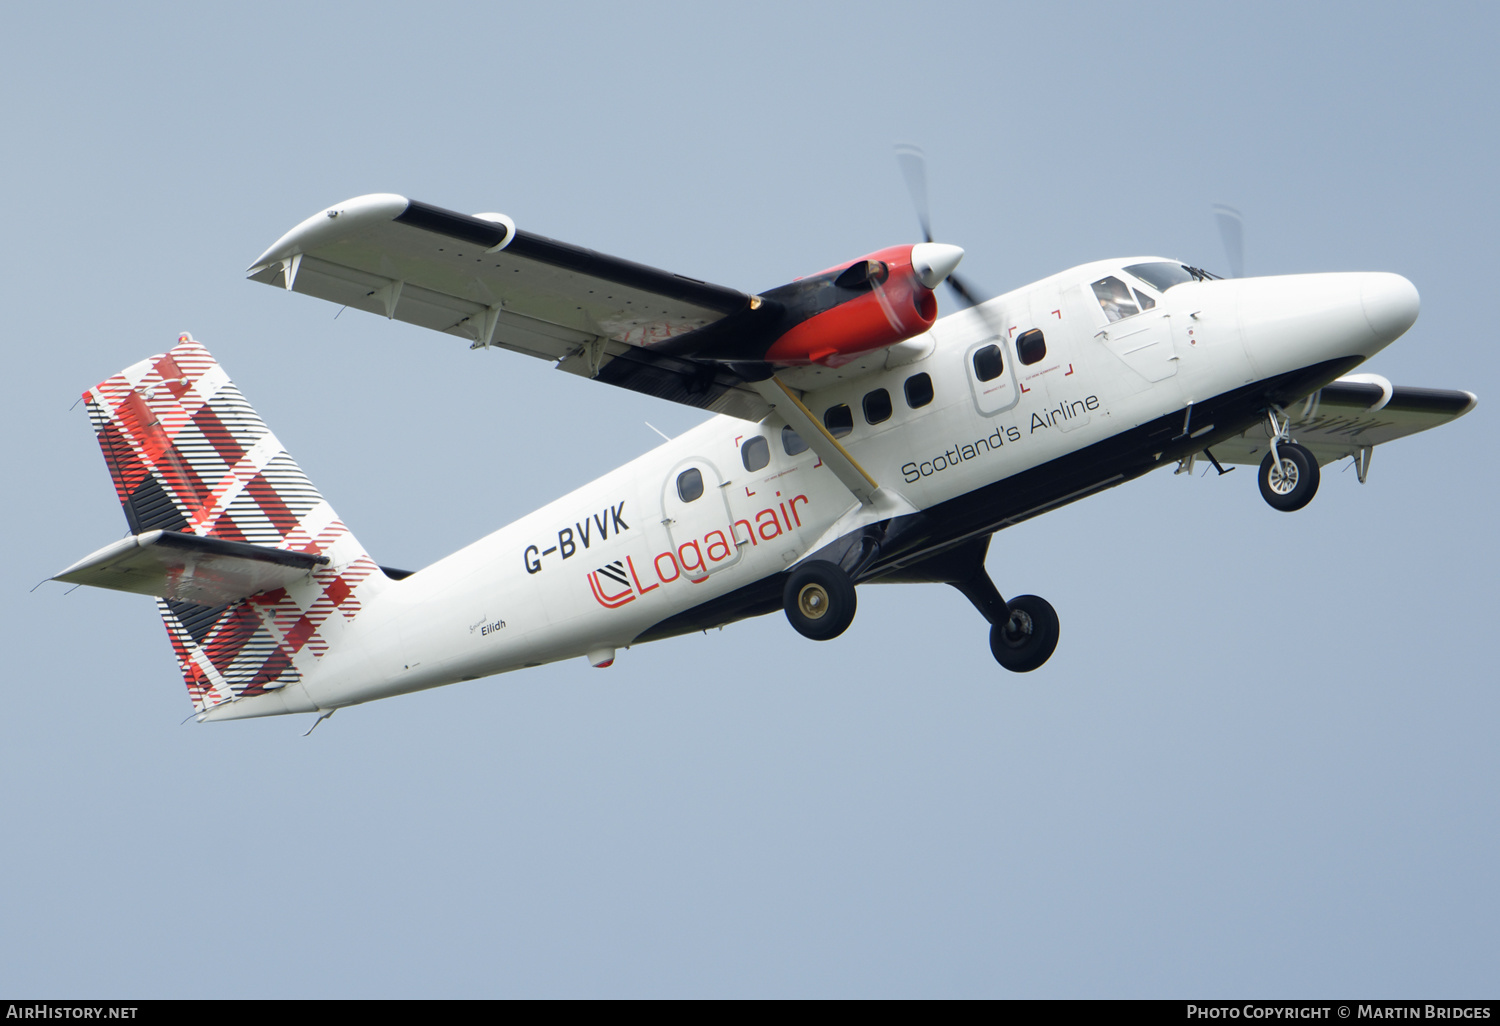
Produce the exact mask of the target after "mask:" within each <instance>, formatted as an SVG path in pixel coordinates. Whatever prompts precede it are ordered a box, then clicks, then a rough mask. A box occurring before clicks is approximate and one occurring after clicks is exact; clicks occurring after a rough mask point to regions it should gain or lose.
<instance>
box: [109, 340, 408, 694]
mask: <svg viewBox="0 0 1500 1026" xmlns="http://www.w3.org/2000/svg"><path fill="white" fill-rule="evenodd" d="M83 397H84V400H85V401H86V402H87V404H88V411H89V419H90V421H91V422H92V423H93V425H94V430H95V432H96V433H97V435H98V437H99V447H100V448H101V449H102V450H103V452H104V461H105V463H106V464H108V466H109V472H110V477H111V479H112V480H113V481H114V485H115V491H116V492H117V493H118V495H119V497H120V503H121V505H122V506H123V507H124V510H125V519H126V520H127V521H128V522H129V524H130V529H131V531H132V532H133V533H136V534H140V533H143V532H146V531H152V530H157V529H162V530H170V531H183V532H187V533H190V534H198V535H204V536H208V537H214V538H224V539H228V540H230V541H240V542H249V543H251V544H255V545H267V546H271V547H273V548H279V549H287V550H290V551H296V552H312V553H319V554H324V555H327V556H328V557H329V560H330V561H329V563H328V565H327V566H325V567H321V568H319V569H317V570H315V571H313V572H312V573H311V574H310V575H309V576H308V578H307V579H306V580H305V581H299V582H297V583H296V584H294V585H291V586H289V587H287V588H278V589H277V590H275V591H270V592H264V593H262V594H259V595H253V596H251V597H250V598H247V599H243V600H241V601H238V602H233V603H230V604H228V605H225V606H219V607H205V606H195V605H192V604H189V603H184V602H173V601H168V600H166V599H158V600H157V605H158V608H159V609H160V611H161V615H162V620H163V621H164V622H165V623H166V627H167V636H168V638H170V640H171V642H172V648H173V650H174V651H175V652H176V653H177V661H178V664H179V666H180V667H181V669H182V675H183V678H184V679H185V680H186V682H187V688H188V695H189V697H191V699H192V701H193V707H194V708H195V709H197V710H198V711H199V712H202V711H204V710H205V709H209V708H212V707H213V706H215V705H218V704H220V703H222V702H228V701H232V700H234V699H236V698H241V697H245V696H249V695H258V694H263V693H265V692H267V691H274V690H276V689H278V688H283V687H286V686H287V685H289V684H294V683H296V682H297V681H299V680H301V679H302V676H303V674H304V673H306V672H307V671H308V670H310V669H311V668H312V667H313V666H314V665H316V663H317V660H319V659H320V658H322V656H323V655H324V654H325V653H326V652H327V651H328V650H329V648H330V646H331V645H333V644H334V643H336V642H337V640H338V637H339V635H340V634H341V633H342V631H343V630H344V628H345V626H346V625H347V624H348V623H350V622H352V621H353V619H354V618H355V616H357V615H358V613H359V611H360V608H361V603H362V602H363V601H368V600H369V598H370V597H371V596H372V595H373V594H374V592H375V590H377V589H378V588H380V587H381V586H382V585H383V584H384V583H385V580H386V579H385V576H384V574H382V573H381V572H380V569H379V568H378V567H377V566H376V565H375V563H374V562H373V561H372V560H371V559H370V557H369V555H368V554H366V553H365V551H364V550H363V549H362V548H361V547H360V545H359V543H358V542H357V541H356V540H355V539H354V536H353V535H352V534H350V533H349V529H348V528H347V527H345V526H344V524H343V523H342V522H341V521H339V519H338V518H337V517H336V516H335V515H334V512H333V509H332V507H330V506H329V505H328V503H327V502H326V501H325V500H324V499H323V497H322V496H321V495H320V494H318V490H317V489H316V488H314V487H313V485H312V482H311V481H309V480H308V479H307V475H305V474H304V473H303V472H302V468H300V467H299V466H297V463H296V461H295V460H293V459H292V457H291V456H290V455H289V454H288V453H287V452H286V450H285V449H283V448H282V446H281V443H280V442H279V441H277V439H276V436H275V435H273V434H272V433H271V432H270V431H269V430H268V429H267V428H266V425H265V423H264V422H263V421H262V420H261V419H260V417H259V415H257V414H256V412H255V410H254V409H252V408H251V406H250V404H249V403H247V402H246V401H245V398H244V396H242V395H241V394H240V391H239V389H237V388H235V386H234V384H233V383H232V382H231V381H230V380H229V377H228V375H226V374H225V373H224V371H223V369H222V368H221V367H220V366H219V365H218V363H217V362H216V361H215V360H214V358H213V357H212V356H211V355H210V354H209V352H208V350H207V349H205V348H204V347H203V346H202V345H201V344H200V343H198V342H195V341H193V339H192V337H191V336H188V335H183V336H181V337H180V338H179V339H178V345H177V346H176V347H174V348H173V349H171V350H170V351H169V352H166V353H163V354H161V355H159V356H153V357H151V358H150V359H147V360H142V361H141V362H140V363H137V364H135V365H134V366H131V367H127V368H126V369H125V370H123V371H121V372H120V373H118V374H116V375H114V376H113V377H111V378H109V379H108V380H106V381H103V382H101V383H100V384H99V385H97V386H95V387H94V388H92V389H90V390H89V391H87V392H85V393H84V396H83ZM335 614H338V615H335Z"/></svg>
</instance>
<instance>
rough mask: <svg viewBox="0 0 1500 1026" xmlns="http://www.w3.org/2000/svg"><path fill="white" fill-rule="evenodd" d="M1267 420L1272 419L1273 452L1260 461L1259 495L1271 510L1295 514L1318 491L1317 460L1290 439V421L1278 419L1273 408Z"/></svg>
mask: <svg viewBox="0 0 1500 1026" xmlns="http://www.w3.org/2000/svg"><path fill="white" fill-rule="evenodd" d="M1266 419H1267V420H1268V421H1270V428H1271V451H1270V452H1268V453H1266V456H1265V459H1263V460H1261V461H1260V475H1259V477H1260V495H1261V498H1263V499H1265V500H1266V503H1267V504H1268V505H1269V506H1270V507H1271V508H1272V509H1279V510H1281V511H1282V512H1283V513H1292V512H1295V511H1296V510H1299V509H1301V508H1302V507H1303V506H1306V505H1307V504H1308V503H1309V502H1312V500H1313V496H1314V495H1316V494H1318V480H1319V477H1320V475H1319V473H1318V461H1317V459H1316V458H1315V457H1314V456H1313V454H1312V453H1311V452H1309V451H1308V450H1307V449H1306V448H1305V447H1303V446H1300V445H1298V444H1297V443H1296V442H1293V441H1292V440H1291V436H1290V433H1289V432H1288V427H1289V426H1290V424H1289V421H1287V420H1283V421H1278V420H1277V419H1276V412H1275V411H1274V410H1267V411H1266Z"/></svg>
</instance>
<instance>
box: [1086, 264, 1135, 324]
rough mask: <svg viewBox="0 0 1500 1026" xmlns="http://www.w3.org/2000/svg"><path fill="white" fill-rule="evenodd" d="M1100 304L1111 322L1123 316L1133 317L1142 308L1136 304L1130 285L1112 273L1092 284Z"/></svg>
mask: <svg viewBox="0 0 1500 1026" xmlns="http://www.w3.org/2000/svg"><path fill="white" fill-rule="evenodd" d="M1092 288H1093V290H1094V295H1095V297H1097V298H1098V300H1099V305H1100V306H1101V307H1103V308H1104V316H1106V317H1108V318H1109V319H1110V321H1111V322H1113V321H1118V320H1119V319H1120V318H1122V317H1132V316H1134V315H1135V314H1138V313H1140V312H1141V308H1140V307H1138V306H1136V305H1135V300H1134V299H1132V298H1131V295H1130V286H1129V285H1126V284H1125V283H1124V282H1123V281H1121V280H1120V279H1119V278H1116V277H1115V276H1114V275H1110V276H1109V277H1108V278H1100V279H1099V280H1098V281H1096V282H1094V284H1093V286H1092Z"/></svg>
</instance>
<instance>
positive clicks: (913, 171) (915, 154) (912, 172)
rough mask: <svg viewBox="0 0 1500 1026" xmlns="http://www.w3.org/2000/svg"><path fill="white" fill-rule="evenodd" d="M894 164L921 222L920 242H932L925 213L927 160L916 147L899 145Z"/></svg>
mask: <svg viewBox="0 0 1500 1026" xmlns="http://www.w3.org/2000/svg"><path fill="white" fill-rule="evenodd" d="M896 163H898V164H900V165H901V174H902V177H904V178H905V179H906V189H907V191H908V192H910V193H911V202H912V205H913V206H914V207H916V208H917V220H919V221H920V222H922V241H924V242H931V241H932V218H931V216H930V215H929V214H928V212H927V158H926V156H924V155H923V153H922V151H921V150H920V149H919V148H917V147H916V146H912V145H911V144H909V143H901V144H900V145H898V146H897V147H896Z"/></svg>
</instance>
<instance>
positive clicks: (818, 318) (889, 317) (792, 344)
mask: <svg viewBox="0 0 1500 1026" xmlns="http://www.w3.org/2000/svg"><path fill="white" fill-rule="evenodd" d="M962 256H963V250H961V249H959V248H958V247H957V246H945V245H942V244H940V243H919V244H918V245H916V246H892V247H890V248H889V249H882V250H879V251H877V252H875V253H871V254H870V255H868V256H866V257H864V258H863V259H861V260H858V261H856V262H855V263H853V264H849V265H844V266H840V267H835V268H831V269H829V270H827V271H823V272H821V273H819V274H816V275H812V276H811V277H809V278H804V279H802V280H801V281H799V282H795V283H794V284H793V285H792V286H789V287H787V291H788V292H791V293H793V295H794V296H795V298H793V295H789V296H786V298H785V299H784V300H783V302H785V303H786V305H787V307H788V311H787V312H788V313H791V314H793V316H796V315H798V314H802V315H803V316H802V317H801V319H799V320H798V321H797V323H796V324H794V325H793V326H792V327H791V328H789V329H788V330H787V331H785V332H784V333H783V334H782V335H781V336H780V337H779V338H777V339H776V341H775V342H773V343H772V344H771V346H770V348H769V349H767V350H766V353H765V356H764V358H763V359H765V360H766V362H768V363H774V364H780V365H782V366H803V365H806V364H811V363H818V364H823V365H824V366H827V367H838V366H840V365H842V364H845V363H848V362H849V361H850V360H853V359H854V358H855V357H857V356H859V355H860V354H862V353H868V352H870V351H871V350H873V349H881V348H884V347H885V346H890V345H894V344H895V343H897V342H901V341H903V340H905V339H908V338H911V337H912V336H914V335H920V334H921V333H922V332H924V331H926V330H927V329H929V328H931V327H932V325H933V322H934V321H936V320H937V298H936V297H935V296H934V295H933V294H932V290H933V288H935V287H936V286H937V284H938V283H939V282H941V281H942V280H943V279H944V278H945V277H947V275H948V273H949V272H950V271H952V270H953V268H954V267H956V266H957V265H958V260H959V258H960V257H962ZM778 291H780V290H778Z"/></svg>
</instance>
